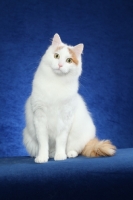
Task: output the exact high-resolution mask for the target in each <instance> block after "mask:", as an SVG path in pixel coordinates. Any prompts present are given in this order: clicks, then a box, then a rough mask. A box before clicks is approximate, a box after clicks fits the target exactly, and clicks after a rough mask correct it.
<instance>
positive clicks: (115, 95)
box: [0, 0, 133, 157]
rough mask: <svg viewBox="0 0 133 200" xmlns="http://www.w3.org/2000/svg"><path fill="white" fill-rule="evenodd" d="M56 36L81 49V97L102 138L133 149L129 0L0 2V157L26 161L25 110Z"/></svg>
mask: <svg viewBox="0 0 133 200" xmlns="http://www.w3.org/2000/svg"><path fill="white" fill-rule="evenodd" d="M55 33H58V34H59V35H60V36H61V38H62V41H63V42H65V43H68V44H70V45H76V44H78V43H81V42H82V43H84V45H85V49H84V54H83V74H82V77H81V78H80V91H79V92H80V93H81V94H82V95H83V96H84V99H85V101H86V102H87V105H88V106H89V110H90V112H91V113H92V116H93V119H94V122H95V124H96V127H97V135H98V137H99V138H101V139H111V141H112V142H113V143H114V144H115V145H116V146H117V147H118V148H127V147H129V148H130V147H133V1H132V0H127V1H125V0H108V1H107V0H101V1H99V0H94V1H91V0H88V1H87V0H75V1H72V0H67V1H62V0H56V1H52V0H49V1H45V0H19V1H16V0H11V1H10V0H1V1H0V157H4V156H23V155H27V153H26V150H25V148H24V146H23V144H22V130H23V128H24V126H25V120H24V104H25V101H26V99H27V98H28V96H29V95H30V93H31V85H32V79H33V76H34V73H35V71H36V68H37V66H38V64H39V62H40V59H41V57H42V55H43V54H44V52H45V50H46V49H47V47H48V46H49V45H50V42H51V39H52V37H53V35H54V34H55Z"/></svg>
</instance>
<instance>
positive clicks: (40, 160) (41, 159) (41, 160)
mask: <svg viewBox="0 0 133 200" xmlns="http://www.w3.org/2000/svg"><path fill="white" fill-rule="evenodd" d="M35 162H36V163H45V162H48V157H45V156H37V157H36V158H35Z"/></svg>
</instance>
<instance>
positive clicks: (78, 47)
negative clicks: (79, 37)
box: [73, 44, 84, 57]
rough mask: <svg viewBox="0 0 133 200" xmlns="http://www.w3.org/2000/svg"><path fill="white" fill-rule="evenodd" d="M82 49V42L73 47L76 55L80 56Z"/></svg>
mask: <svg viewBox="0 0 133 200" xmlns="http://www.w3.org/2000/svg"><path fill="white" fill-rule="evenodd" d="M83 49H84V45H83V44H78V45H76V46H74V47H73V51H74V53H75V54H76V56H77V57H78V56H80V55H81V54H82V52H83Z"/></svg>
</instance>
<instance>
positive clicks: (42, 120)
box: [34, 109, 49, 163]
mask: <svg viewBox="0 0 133 200" xmlns="http://www.w3.org/2000/svg"><path fill="white" fill-rule="evenodd" d="M34 124H35V129H36V137H37V141H38V146H39V148H38V155H37V156H36V158H35V162H36V163H45V162H47V161H48V158H49V156H48V151H49V147H48V132H47V128H46V116H45V113H44V111H43V109H37V110H36V111H35V112H34Z"/></svg>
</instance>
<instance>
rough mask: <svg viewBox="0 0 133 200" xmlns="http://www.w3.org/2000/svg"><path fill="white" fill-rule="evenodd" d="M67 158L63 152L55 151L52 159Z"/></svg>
mask: <svg viewBox="0 0 133 200" xmlns="http://www.w3.org/2000/svg"><path fill="white" fill-rule="evenodd" d="M66 158H67V156H66V154H65V153H56V154H55V157H54V160H65V159H66Z"/></svg>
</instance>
